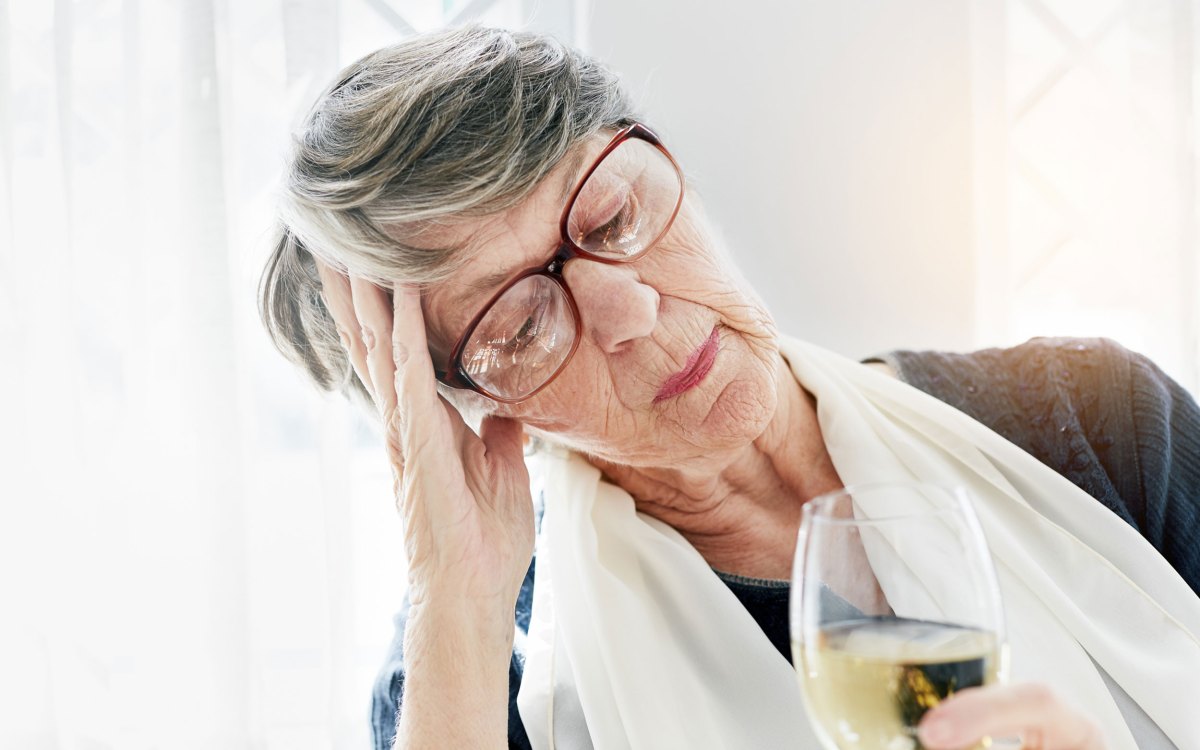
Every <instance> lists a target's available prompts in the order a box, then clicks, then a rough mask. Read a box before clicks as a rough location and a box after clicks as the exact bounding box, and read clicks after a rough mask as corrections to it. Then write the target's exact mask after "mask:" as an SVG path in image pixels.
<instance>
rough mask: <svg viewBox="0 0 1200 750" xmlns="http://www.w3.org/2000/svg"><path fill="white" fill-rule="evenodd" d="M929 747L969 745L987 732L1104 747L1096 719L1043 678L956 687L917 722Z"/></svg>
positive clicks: (1074, 748)
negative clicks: (1066, 701) (1062, 697)
mask: <svg viewBox="0 0 1200 750" xmlns="http://www.w3.org/2000/svg"><path fill="white" fill-rule="evenodd" d="M919 732H920V739H921V743H922V744H924V745H925V746H926V747H929V748H959V747H966V746H969V745H971V744H972V743H974V742H976V741H977V740H979V738H980V737H983V736H1005V735H1013V734H1020V735H1022V736H1023V737H1025V738H1026V746H1028V747H1033V748H1037V749H1038V750H1043V749H1044V750H1103V748H1104V743H1103V741H1102V739H1101V738H1100V735H1099V732H1097V731H1096V726H1095V724H1094V723H1093V722H1092V721H1091V720H1090V719H1089V718H1087V717H1086V716H1084V715H1083V714H1081V713H1079V712H1078V711H1077V710H1075V709H1073V708H1071V707H1070V706H1067V705H1066V704H1064V703H1063V702H1062V700H1060V699H1059V697H1058V695H1057V693H1055V692H1054V691H1053V690H1052V689H1051V688H1049V687H1048V686H1046V685H1043V684H1040V683H1023V684H1018V685H993V686H989V687H985V688H971V689H969V690H963V691H962V692H960V693H956V694H955V695H954V696H952V697H951V698H949V699H947V700H946V701H945V702H943V703H942V704H941V705H939V706H938V707H937V708H935V709H933V710H932V711H930V712H929V713H927V714H926V715H925V718H924V719H922V720H921V724H920V727H919Z"/></svg>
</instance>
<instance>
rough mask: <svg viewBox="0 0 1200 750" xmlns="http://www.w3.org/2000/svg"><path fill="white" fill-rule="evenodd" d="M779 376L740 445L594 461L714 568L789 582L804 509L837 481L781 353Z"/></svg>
mask: <svg viewBox="0 0 1200 750" xmlns="http://www.w3.org/2000/svg"><path fill="white" fill-rule="evenodd" d="M776 379H777V382H778V388H779V398H778V402H777V406H776V409H775V413H774V415H773V416H772V418H771V421H770V423H769V424H768V425H767V428H766V429H765V430H764V431H763V432H762V434H761V435H759V436H758V437H757V438H756V439H755V440H753V441H752V442H750V443H748V444H746V445H744V446H740V447H738V448H736V449H733V450H730V451H728V452H726V453H723V454H720V455H718V456H705V457H704V459H703V461H697V462H693V463H690V464H683V465H679V466H671V467H650V468H647V467H636V468H634V467H627V466H617V465H612V464H607V463H602V462H597V465H598V466H599V468H600V469H602V470H603V471H604V472H605V473H606V474H607V475H608V477H609V478H610V479H612V480H613V481H614V482H616V483H617V484H618V485H619V486H621V487H622V488H623V489H625V490H626V491H627V492H629V493H630V494H631V495H633V497H634V500H635V503H636V505H637V508H638V510H639V511H641V512H643V513H646V514H647V515H649V516H652V517H654V518H657V519H659V520H661V521H663V522H664V523H667V524H669V525H670V526H672V527H674V528H675V529H676V530H678V531H679V532H680V533H681V534H683V536H684V538H686V539H687V540H688V541H689V542H691V544H692V546H693V547H695V548H696V550H697V551H698V552H699V553H700V554H701V555H702V556H703V557H704V559H705V560H707V561H708V563H709V565H711V566H712V567H714V568H716V569H718V570H721V571H724V572H728V573H736V574H738V575H744V576H750V577H755V578H777V579H786V578H788V577H789V575H790V572H791V564H792V555H793V553H794V551H795V544H796V533H797V531H798V530H799V525H800V508H801V506H803V505H804V503H805V502H807V501H808V500H809V499H811V498H813V497H815V496H816V495H819V494H821V493H824V492H830V491H832V490H835V489H838V488H840V487H841V486H842V485H841V481H840V480H839V479H838V476H837V471H836V470H835V469H834V467H833V462H832V460H831V459H830V457H829V453H828V451H826V449H825V443H824V440H823V439H822V436H821V430H820V426H819V425H818V423H817V412H816V400H815V399H814V398H813V397H812V395H811V394H809V393H808V392H807V391H805V390H804V389H803V388H801V387H800V384H799V383H797V382H796V379H795V377H794V376H793V375H792V372H791V369H790V368H789V367H788V365H787V363H786V362H784V361H783V359H782V357H781V358H780V359H779V361H778V367H777V378H776Z"/></svg>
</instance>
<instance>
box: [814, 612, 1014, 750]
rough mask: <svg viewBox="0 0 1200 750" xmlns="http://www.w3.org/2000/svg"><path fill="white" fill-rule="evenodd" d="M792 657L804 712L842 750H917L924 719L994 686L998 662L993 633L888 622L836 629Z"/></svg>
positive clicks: (915, 622) (856, 623)
mask: <svg viewBox="0 0 1200 750" xmlns="http://www.w3.org/2000/svg"><path fill="white" fill-rule="evenodd" d="M792 653H793V654H794V656H795V659H796V663H797V673H798V675H799V679H800V688H801V691H802V692H803V693H804V696H805V701H806V703H807V704H808V710H809V713H810V714H811V715H812V717H813V719H814V723H815V724H816V726H817V728H818V731H819V732H821V733H822V734H824V735H825V738H826V741H827V742H829V741H831V742H832V743H833V745H832V746H834V747H837V748H839V749H840V750H851V749H852V748H853V749H854V750H920V748H922V747H923V746H922V745H921V743H920V741H919V740H918V739H917V730H916V726H917V724H918V723H919V722H920V721H921V717H922V716H924V715H925V712H926V711H928V710H929V709H931V708H933V707H934V706H936V705H937V704H938V703H939V702H941V701H942V700H943V699H944V698H946V697H947V696H949V695H952V694H953V693H954V692H956V691H958V690H962V689H964V688H969V687H976V686H979V685H986V684H989V683H992V682H995V681H996V676H997V673H998V671H999V669H1000V660H1001V654H1000V644H999V641H998V639H997V638H996V636H995V634H993V633H990V632H987V631H984V630H975V629H972V628H965V627H959V626H956V625H948V624H946V623H939V622H926V621H923V620H905V619H900V618H894V617H884V618H879V617H872V618H864V619H860V620H850V621H845V622H839V623H837V624H835V625H832V626H830V627H827V628H822V629H821V631H820V633H819V636H818V638H817V639H816V640H815V642H810V643H808V644H806V645H801V644H800V643H799V642H796V641H794V642H793V643H792Z"/></svg>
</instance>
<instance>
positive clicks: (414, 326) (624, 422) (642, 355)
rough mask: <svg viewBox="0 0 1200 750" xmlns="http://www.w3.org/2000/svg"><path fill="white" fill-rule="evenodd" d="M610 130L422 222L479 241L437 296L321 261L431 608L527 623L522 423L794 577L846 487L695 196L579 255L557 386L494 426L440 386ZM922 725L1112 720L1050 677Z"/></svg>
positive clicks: (1059, 732) (461, 239) (643, 499)
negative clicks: (519, 602)
mask: <svg viewBox="0 0 1200 750" xmlns="http://www.w3.org/2000/svg"><path fill="white" fill-rule="evenodd" d="M604 143H605V139H604V138H603V137H597V138H596V139H594V140H593V141H591V142H589V143H587V144H585V145H584V146H583V147H581V148H582V151H583V153H581V154H577V155H576V157H577V158H574V159H567V160H564V163H563V164H562V165H560V166H559V167H558V168H556V169H555V170H554V171H553V172H552V173H551V174H550V175H549V177H548V178H547V179H546V180H544V181H543V182H542V183H541V185H540V186H539V187H538V188H537V189H536V190H535V191H534V193H533V194H532V195H530V196H529V198H527V199H526V200H525V201H524V202H522V203H521V204H520V205H518V206H516V207H514V208H512V209H510V210H507V211H505V212H503V213H500V214H497V215H494V216H490V217H485V218H480V219H470V220H463V221H460V222H453V223H447V224H444V225H441V226H438V227H436V228H426V229H424V230H423V231H422V233H421V234H419V235H416V236H414V237H409V238H408V241H409V242H410V243H411V244H414V245H422V244H427V246H428V247H431V248H432V247H439V246H447V245H450V244H463V243H465V244H466V245H467V246H468V247H470V248H474V249H475V250H476V251H477V252H476V254H475V255H474V256H473V257H472V258H471V260H470V261H469V262H468V263H466V264H464V267H463V268H462V269H460V270H459V272H458V273H457V274H456V275H455V276H454V277H453V278H452V279H449V280H447V281H445V282H442V283H439V284H435V285H430V286H428V287H426V288H425V289H423V290H420V291H418V290H417V289H415V288H413V287H409V286H406V285H403V284H398V285H396V286H395V287H394V289H393V290H391V291H392V292H393V294H394V302H392V303H390V304H389V300H388V295H387V293H386V292H385V290H383V289H380V288H379V287H377V286H375V285H373V284H370V283H368V282H366V281H365V280H362V279H359V278H347V277H346V276H345V275H343V274H341V273H339V272H337V271H335V270H333V269H332V268H331V267H329V266H327V265H325V264H323V263H319V267H320V270H321V276H322V282H323V285H324V296H325V300H326V304H327V305H328V307H329V308H330V311H331V313H332V314H333V316H334V318H335V320H336V322H337V325H338V329H339V332H340V334H341V336H342V340H343V342H344V343H345V345H346V348H347V350H348V352H349V353H350V357H351V361H352V362H353V364H354V367H355V370H356V372H357V373H358V374H359V377H360V378H361V379H362V380H363V382H364V383H365V384H366V385H367V387H368V389H370V390H371V391H372V392H373V393H374V396H375V401H376V404H377V406H378V407H379V409H380V411H381V415H382V417H383V420H384V424H385V426H386V429H387V436H388V440H387V445H388V454H389V459H390V460H391V463H392V467H393V470H394V473H395V476H396V477H397V482H396V494H397V507H398V508H399V509H400V512H401V515H402V517H403V520H404V527H405V546H406V552H407V554H408V559H409V586H410V597H411V598H412V600H413V602H414V604H415V605H416V606H418V607H430V606H437V607H442V606H445V607H449V608H454V609H457V610H461V609H462V608H463V607H474V608H476V611H478V612H479V617H480V618H481V619H485V620H488V621H495V622H499V623H500V625H499V629H500V630H503V629H504V627H506V626H504V625H503V623H504V621H505V620H507V622H508V625H507V627H509V628H511V615H512V608H513V605H514V603H515V601H516V597H517V592H518V591H519V588H520V584H521V581H522V579H523V577H524V573H525V570H526V568H527V567H528V564H529V560H530V557H531V556H532V552H533V514H532V503H531V499H530V497H529V489H528V476H527V474H526V473H525V467H524V462H523V456H522V432H523V430H528V431H529V432H530V433H533V434H537V435H540V436H543V437H545V438H546V439H549V440H552V441H554V442H556V443H559V444H561V445H565V446H567V447H569V448H572V449H574V450H576V451H579V452H580V453H582V454H584V455H586V456H587V457H588V458H589V460H591V461H592V462H593V463H595V464H596V465H597V466H599V467H600V468H601V469H603V470H604V471H605V472H606V474H607V475H608V476H609V477H610V478H611V479H612V480H614V481H616V482H617V483H618V484H620V485H621V486H623V487H624V488H625V489H627V490H628V491H629V492H630V493H631V494H632V495H633V496H634V498H635V501H636V503H637V505H638V508H639V510H641V511H643V512H646V513H648V514H650V515H653V516H655V517H657V518H660V519H661V520H663V521H665V522H666V523H669V524H671V525H672V526H674V527H675V528H677V529H678V530H679V531H680V532H681V533H682V534H683V535H684V536H685V537H686V538H688V540H689V541H691V542H692V544H693V545H694V546H695V547H696V549H697V550H698V551H699V552H700V553H701V554H702V555H703V556H704V557H705V558H706V559H707V560H708V561H709V563H710V564H712V565H713V566H714V567H717V568H719V569H723V570H727V571H730V572H737V573H741V574H743V575H750V576H758V577H768V578H787V577H788V571H789V570H790V562H791V554H792V550H793V547H794V543H795V535H796V528H797V525H798V522H799V510H800V507H801V505H802V504H803V502H804V501H805V500H807V499H808V498H811V497H813V496H814V495H816V494H819V493H821V492H825V491H829V490H832V489H836V488H838V487H839V486H840V480H839V479H838V477H837V473H836V471H835V470H834V468H833V465H832V462H831V461H830V459H829V456H828V453H827V452H826V451H825V448H824V444H823V442H822V439H821V434H820V427H819V425H818V424H817V421H816V415H815V402H814V401H813V399H812V397H811V395H809V394H807V393H806V392H804V391H803V389H801V388H800V387H799V385H798V384H797V383H796V382H795V380H794V379H793V377H792V376H791V373H790V370H789V369H788V368H787V366H786V364H785V363H784V362H783V360H782V358H781V357H780V355H779V352H778V349H777V346H776V344H775V330H774V326H773V323H772V321H771V318H770V315H769V314H768V313H767V312H766V310H765V309H764V307H763V306H762V304H761V303H760V302H759V300H758V298H757V297H756V296H755V295H754V294H753V293H751V292H749V291H748V290H747V288H746V287H745V285H744V283H743V282H742V281H741V277H740V275H739V274H738V273H737V271H736V270H735V269H734V268H733V267H732V265H731V264H730V263H728V262H727V261H726V260H725V259H724V257H723V256H722V254H721V253H720V252H719V251H718V249H717V245H716V242H715V240H714V237H713V235H712V233H711V231H710V230H709V229H708V227H707V226H706V224H705V221H704V218H703V215H702V210H701V209H700V207H699V204H698V202H697V201H695V200H694V199H693V198H691V197H690V196H689V197H688V198H687V199H686V200H685V202H684V205H683V208H682V210H681V211H680V213H679V215H678V217H677V218H676V221H675V223H674V224H673V226H672V228H671V230H670V232H669V233H668V234H667V236H666V237H664V239H663V240H662V241H661V242H660V244H659V245H657V246H656V247H655V248H654V249H653V250H651V251H650V252H649V253H648V254H647V255H646V256H644V257H643V258H641V259H639V260H638V261H636V262H634V263H631V264H625V265H605V264H601V263H595V262H592V261H587V260H582V259H575V260H572V261H570V262H568V263H567V265H566V268H565V270H564V277H565V279H566V281H567V284H568V286H569V287H570V289H571V292H572V294H573V295H574V297H575V300H576V303H577V305H578V307H579V312H580V317H581V319H582V323H583V337H582V340H581V342H580V345H579V349H578V351H577V352H576V354H575V356H574V358H573V359H572V361H571V362H570V363H569V364H568V366H567V368H566V369H565V370H564V371H563V372H562V373H561V374H560V376H559V377H558V378H557V379H556V380H555V381H554V382H553V383H552V384H550V385H549V386H548V387H547V388H546V389H544V390H543V391H541V392H539V393H538V394H536V395H535V396H533V397H532V398H530V399H529V400H527V401H525V402H522V403H519V404H515V405H504V404H496V403H494V402H491V401H487V400H485V399H483V398H482V397H480V396H477V395H474V394H464V395H462V399H463V403H465V404H468V405H471V406H472V407H480V408H481V409H483V410H484V411H486V412H487V413H488V416H487V417H485V418H484V420H483V423H482V428H481V430H480V433H479V434H478V435H476V434H475V433H474V432H473V431H472V430H471V429H469V428H468V427H467V426H466V424H465V423H464V422H463V420H462V418H461V416H460V415H459V413H458V411H457V410H456V409H455V408H454V407H453V406H451V405H450V404H449V403H448V402H446V401H445V399H442V398H440V397H439V396H438V394H437V391H436V386H435V381H434V377H433V369H432V362H431V360H430V357H429V356H428V355H427V354H426V352H429V351H432V352H433V356H434V358H436V359H437V360H438V362H439V364H441V363H442V362H443V361H444V358H445V355H446V352H448V351H449V349H450V348H451V347H452V346H453V344H454V342H455V341H456V340H457V338H458V337H459V336H460V335H461V334H462V332H463V330H464V329H465V327H466V326H467V324H468V323H469V321H470V320H471V318H472V317H473V316H474V315H475V314H476V312H478V310H479V308H480V307H481V306H482V305H483V304H484V303H485V302H486V301H487V300H488V299H490V298H491V296H492V294H493V293H494V292H495V291H497V290H498V289H499V287H500V286H501V285H502V284H503V283H504V280H506V279H509V278H512V277H514V276H516V275H517V274H518V273H519V272H521V271H523V270H525V269H528V268H531V267H535V266H539V265H541V264H544V263H545V262H546V261H547V260H548V259H549V258H550V257H551V255H552V254H553V253H554V251H555V249H556V248H557V246H558V243H559V227H558V221H559V217H560V215H561V212H562V207H563V201H564V199H565V194H566V193H567V192H568V191H569V190H570V188H571V187H573V185H574V184H575V182H576V180H577V179H578V171H579V169H580V166H581V165H586V164H590V163H591V160H592V158H594V155H595V154H596V153H598V152H599V151H600V149H601V148H602V147H603V146H604ZM489 277H490V278H491V279H492V283H483V282H484V280H485V279H489ZM714 326H717V327H719V336H720V339H719V340H720V344H719V351H718V355H717V358H716V361H715V364H714V365H713V367H712V369H711V371H710V372H709V373H708V374H707V376H706V377H705V378H704V380H703V381H702V382H700V383H699V384H698V385H697V386H696V387H694V388H692V389H690V390H688V391H686V392H684V393H681V394H678V395H676V396H674V397H672V398H668V399H664V400H656V395H657V394H658V393H659V389H660V388H661V387H662V385H663V383H664V381H665V380H666V379H667V378H668V377H670V376H671V375H672V374H674V373H676V372H678V371H679V370H680V369H681V368H682V367H683V366H684V363H685V362H686V360H687V358H688V356H689V355H690V354H691V353H692V352H694V351H695V350H696V349H697V347H699V346H700V345H701V344H702V343H703V342H704V341H705V340H706V339H707V338H708V336H709V334H710V333H711V331H712V330H713V327H714ZM389 343H390V345H389ZM510 646H511V644H509V647H510ZM939 728H940V729H943V730H945V731H942V732H941V733H940V734H939V733H938V731H937V730H938V729H939ZM921 731H922V740H923V741H924V742H925V744H926V746H928V747H931V748H942V747H947V748H949V747H963V746H966V745H969V744H971V743H972V742H974V740H975V739H977V738H979V737H981V736H983V735H985V734H990V735H999V736H1006V735H1016V734H1023V735H1025V736H1026V737H1028V738H1030V739H1031V741H1032V738H1037V740H1036V741H1037V745H1036V746H1037V747H1039V748H1045V749H1047V750H1049V749H1050V748H1054V749H1056V750H1068V749H1073V748H1078V749H1080V750H1084V749H1086V750H1101V749H1102V748H1103V747H1104V743H1103V740H1102V738H1101V737H1100V735H1099V732H1098V731H1097V729H1096V727H1095V725H1094V724H1093V723H1092V722H1091V721H1090V720H1089V719H1087V717H1086V716H1084V715H1083V714H1081V713H1080V712H1078V711H1076V710H1075V709H1073V708H1071V707H1069V706H1068V705H1067V704H1066V703H1065V702H1064V701H1063V700H1062V699H1060V698H1059V697H1058V696H1057V695H1055V694H1054V693H1053V691H1051V690H1050V689H1049V688H1047V687H1045V686H1042V685H1018V686H996V687H989V688H983V689H976V690H970V691H963V692H962V693H960V694H958V695H956V696H955V697H954V698H952V699H950V700H948V701H946V702H945V703H943V704H942V706H941V707H939V708H938V709H935V710H934V711H931V712H930V713H929V714H927V715H926V718H925V720H924V721H923V723H922V730H921ZM1030 746H1033V745H1032V744H1031V745H1030Z"/></svg>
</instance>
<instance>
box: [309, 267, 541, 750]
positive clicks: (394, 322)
mask: <svg viewBox="0 0 1200 750" xmlns="http://www.w3.org/2000/svg"><path fill="white" fill-rule="evenodd" d="M318 268H319V270H320V273H321V281H322V288H323V289H322V294H323V297H324V299H325V304H326V305H327V307H328V308H329V312H330V314H331V315H332V317H333V319H334V321H335V322H336V323H337V326H338V330H339V334H340V335H341V337H342V340H343V342H344V344H345V345H346V348H347V350H348V351H349V353H350V358H351V361H352V362H353V364H354V369H355V372H356V373H357V375H358V377H359V379H360V380H362V382H363V383H364V385H366V386H367V389H368V390H369V391H370V392H371V393H372V395H373V397H374V399H375V404H376V406H377V407H378V408H379V411H380V415H381V417H382V420H383V423H384V426H385V429H386V438H387V439H386V444H387V452H388V457H389V459H390V461H391V464H392V469H393V476H394V477H395V490H396V502H397V507H398V508H399V510H400V514H401V517H402V519H403V522H404V547H405V552H406V556H407V558H408V583H409V586H408V594H409V600H410V602H411V606H410V610H409V617H408V623H407V628H406V632H405V638H404V661H405V663H406V666H407V670H406V676H405V684H404V710H403V711H402V712H401V716H400V722H399V726H398V732H397V737H396V747H397V748H426V747H445V748H459V747H461V748H497V749H499V748H506V747H507V746H508V743H507V729H508V664H509V658H510V655H511V653H512V639H513V620H512V616H513V615H512V613H513V608H514V606H515V604H516V601H517V595H518V592H519V591H520V588H521V583H522V581H523V579H524V577H525V572H526V569H527V568H528V566H529V561H530V559H531V558H532V556H533V537H534V519H533V502H532V499H531V498H530V493H529V476H528V473H527V472H526V469H525V460H524V453H523V449H522V434H521V426H520V424H518V423H516V422H513V421H511V420H504V419H497V418H493V417H487V418H485V419H484V420H483V423H482V425H481V428H480V433H479V435H475V433H474V432H472V431H471V429H470V428H469V427H468V426H467V425H466V424H465V423H464V422H463V420H462V418H461V416H460V415H459V414H458V411H457V410H456V409H455V408H454V407H453V406H451V405H450V404H448V403H446V402H445V401H444V400H443V399H441V398H440V397H439V396H438V393H437V385H436V382H435V379H434V375H433V367H432V363H431V362H430V361H429V356H428V354H427V352H428V347H427V345H426V343H425V323H424V320H423V318H422V315H421V302H420V296H419V293H418V292H417V290H415V289H412V288H409V287H397V288H396V289H395V290H394V301H392V302H389V300H388V296H387V294H386V293H385V292H384V291H383V290H382V289H380V288H379V287H377V286H375V285H374V284H371V283H369V282H367V281H365V280H363V279H360V278H357V277H351V278H350V279H347V278H346V277H345V276H343V275H342V274H340V273H338V272H336V271H335V270H333V269H331V268H329V267H327V266H325V265H323V264H318ZM360 332H361V333H360ZM389 344H390V345H389Z"/></svg>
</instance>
